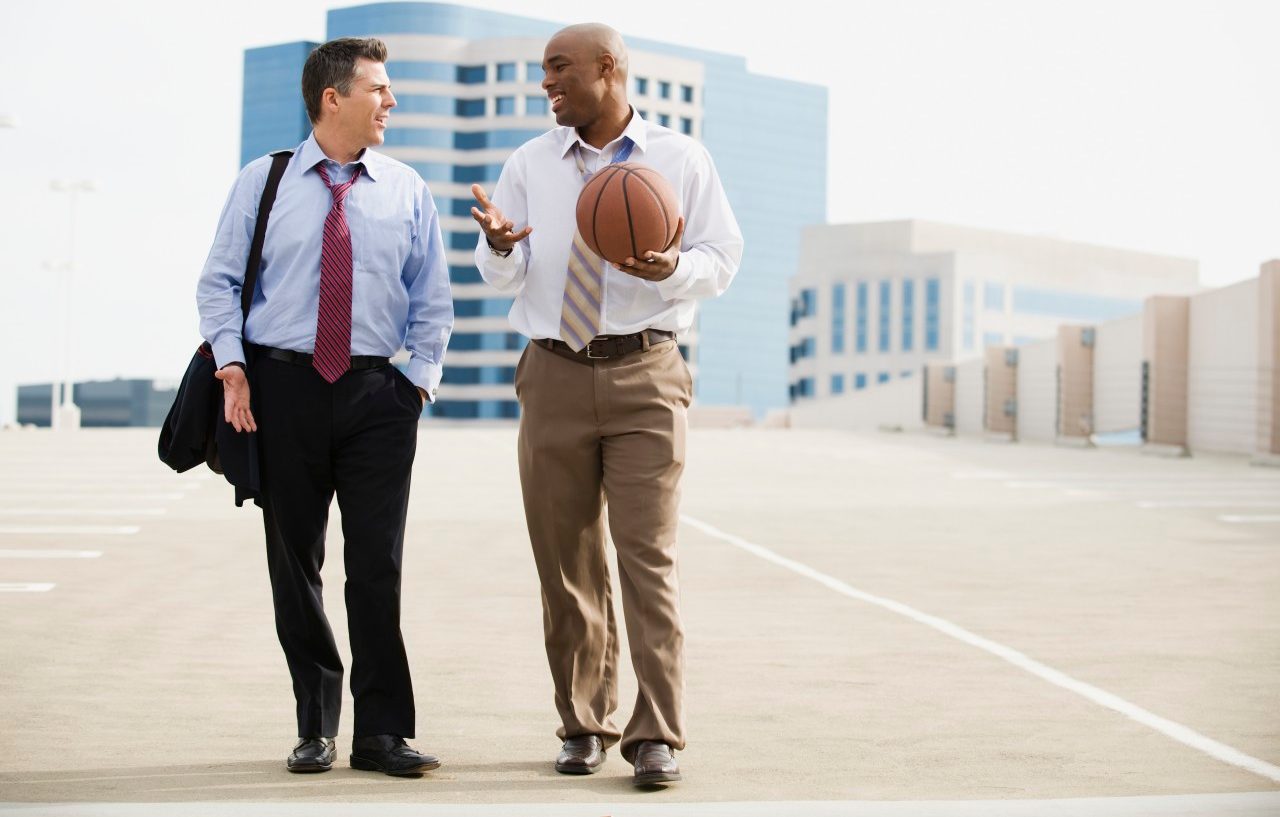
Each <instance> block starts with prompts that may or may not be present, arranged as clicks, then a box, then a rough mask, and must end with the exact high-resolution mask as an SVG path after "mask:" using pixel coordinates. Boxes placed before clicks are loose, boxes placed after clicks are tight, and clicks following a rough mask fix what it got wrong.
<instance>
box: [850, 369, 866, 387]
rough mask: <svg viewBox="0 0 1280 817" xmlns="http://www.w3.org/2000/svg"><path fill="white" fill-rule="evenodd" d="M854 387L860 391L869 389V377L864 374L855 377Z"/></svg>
mask: <svg viewBox="0 0 1280 817" xmlns="http://www.w3.org/2000/svg"><path fill="white" fill-rule="evenodd" d="M853 387H854V388H855V389H857V390H858V391H861V390H862V389H865V388H866V387H867V376H866V375H865V374H863V373H862V372H858V373H857V374H855V375H854V376H853Z"/></svg>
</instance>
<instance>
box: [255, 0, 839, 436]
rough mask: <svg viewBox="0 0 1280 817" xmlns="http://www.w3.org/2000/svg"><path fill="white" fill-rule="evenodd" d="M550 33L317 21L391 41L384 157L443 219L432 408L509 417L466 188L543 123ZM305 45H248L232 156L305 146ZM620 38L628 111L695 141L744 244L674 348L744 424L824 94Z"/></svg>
mask: <svg viewBox="0 0 1280 817" xmlns="http://www.w3.org/2000/svg"><path fill="white" fill-rule="evenodd" d="M602 16H603V17H604V18H605V19H606V20H607V9H602ZM562 25H563V23H561V22H553V21H549V20H540V19H533V18H528V17H521V16H516V15H510V14H501V13H497V12H491V11H484V10H480V9H473V8H466V7H462V6H455V5H449V4H443V3H378V4H372V5H364V6H355V7H351V8H343V9H335V10H333V11H330V12H329V15H328V29H327V34H326V36H327V37H328V38H335V37H347V36H351V37H379V38H381V39H382V40H384V41H385V42H386V43H387V46H388V49H389V52H390V58H389V60H388V65H387V71H388V74H389V75H390V77H391V81H392V84H393V87H394V91H395V93H396V98H397V101H398V107H397V109H396V110H395V111H394V112H393V114H392V116H391V120H390V126H389V127H388V129H387V135H386V144H385V145H384V147H383V148H382V150H383V151H384V152H385V153H387V154H388V155H390V156H392V157H394V158H396V159H399V160H401V161H403V162H405V163H407V164H410V165H412V166H413V167H414V168H415V169H417V171H418V172H419V173H420V174H421V175H422V177H423V178H424V179H426V180H427V183H428V185H429V186H430V188H431V191H432V193H433V195H434V197H435V199H436V204H437V207H438V208H439V210H440V213H441V227H442V230H443V233H444V242H445V249H446V251H447V253H448V262H449V274H450V277H451V280H452V283H453V289H454V299H455V307H456V313H457V325H456V327H455V331H454V335H453V339H452V341H451V342H450V345H449V352H448V357H447V360H446V366H445V374H444V381H443V383H442V385H441V389H440V395H439V399H438V401H437V403H436V405H434V406H432V407H431V413H432V414H435V415H439V416H445V417H459V418H502V417H514V416H516V414H517V412H518V407H517V404H516V402H515V393H514V391H513V389H512V386H511V381H512V377H513V375H514V371H515V365H516V362H517V360H518V359H519V356H520V352H521V350H522V349H523V347H524V344H525V342H526V339H525V338H523V337H521V336H519V335H517V334H516V333H514V332H512V331H511V329H510V327H509V325H508V323H507V317H506V316H507V312H508V310H509V309H510V306H511V299H510V298H505V297H499V296H498V295H497V293H495V292H494V291H493V290H492V289H491V288H489V287H488V285H486V284H485V283H484V282H483V281H481V279H480V276H479V273H478V272H477V270H476V269H475V267H474V260H473V257H472V252H473V250H474V248H475V245H476V241H477V239H478V237H479V230H478V227H477V225H476V224H475V222H474V221H473V220H472V219H471V216H470V208H471V206H472V204H473V201H472V197H471V193H470V186H471V184H472V183H475V182H478V183H480V184H482V185H484V186H486V187H487V188H489V189H490V190H491V189H492V187H493V185H494V183H495V182H496V181H497V179H498V175H499V173H500V172H501V170H502V164H503V162H504V161H505V159H506V158H507V156H509V155H510V154H511V152H512V151H513V150H514V149H515V148H516V147H518V146H519V145H521V144H522V143H524V142H525V141H527V140H529V139H531V138H533V137H535V136H537V135H539V134H541V133H543V132H545V131H546V130H548V129H550V128H552V127H555V121H554V119H553V118H552V116H551V113H550V110H549V105H548V101H547V98H546V95H545V94H544V92H543V91H542V89H541V87H540V82H541V80H542V67H541V63H542V50H543V47H544V46H545V44H546V40H547V38H548V37H549V36H550V35H551V34H553V33H554V32H555V31H557V30H558V29H559V28H561V27H562ZM622 33H623V35H624V37H625V36H626V32H625V31H624V32H622ZM315 45H316V44H315V43H310V42H294V43H286V44H282V45H274V46H268V47H264V48H255V49H250V50H249V51H247V52H246V53H245V90H244V122H243V126H242V145H241V163H242V164H243V163H247V162H249V161H251V160H252V159H254V158H256V157H258V156H261V155H263V154H265V153H267V152H269V151H272V150H277V149H280V148H287V147H291V146H294V145H296V144H298V143H299V142H301V141H302V140H303V139H305V138H306V135H307V133H308V132H309V129H310V126H309V124H308V123H307V118H306V111H305V108H304V106H303V103H302V100H301V98H300V92H299V85H300V81H301V75H302V64H303V62H304V61H305V59H306V55H307V54H308V53H309V52H310V50H311V49H312V48H314V47H315ZM628 45H629V48H630V51H631V72H630V82H631V88H630V89H629V96H630V99H631V101H632V103H633V104H634V105H635V107H636V109H637V110H638V111H639V112H640V113H641V115H642V116H644V117H645V118H646V119H648V120H650V121H654V122H657V123H658V124H660V125H664V126H666V127H670V128H672V129H674V130H677V131H681V132H683V133H687V134H689V135H690V136H692V137H693V138H695V139H699V140H701V141H702V142H703V143H704V144H705V145H706V146H707V148H708V149H709V150H710V152H711V154H712V156H713V158H714V160H715V162H716V166H717V168H718V170H719V172H720V174H721V177H722V180H723V182H724V186H725V189H726V191H727V193H728V196H729V200H730V202H731V204H732V206H733V208H734V212H735V214H736V215H737V217H738V220H739V223H740V224H741V227H742V232H743V234H744V237H745V239H746V255H745V258H744V260H743V263H742V268H741V270H740V271H739V274H738V277H737V279H736V280H735V281H734V283H733V286H732V287H731V288H730V290H729V292H728V293H726V294H725V295H724V296H723V297H722V298H719V299H715V300H713V301H707V302H704V303H703V304H702V307H701V309H700V310H699V315H698V320H697V323H696V326H695V328H694V330H693V331H691V332H690V333H688V334H687V335H686V336H684V337H681V338H680V343H681V347H682V351H683V352H684V353H685V355H686V357H687V358H688V359H689V360H690V363H691V364H692V366H693V368H694V373H695V384H696V385H695V390H696V391H695V394H696V399H697V400H698V401H699V402H700V403H702V404H707V405H715V404H720V405H724V404H733V405H748V406H750V407H751V408H752V409H753V410H754V411H755V412H756V413H757V414H760V413H763V412H764V411H766V410H768V409H771V408H777V407H780V406H784V405H785V404H786V401H787V368H786V354H787V323H786V304H787V300H788V294H787V280H788V279H789V278H790V277H791V276H792V275H793V274H794V273H795V269H796V261H797V257H798V252H799V239H800V229H801V227H802V226H803V225H806V224H811V223H815V222H822V221H824V220H825V219H826V207H825V202H826V153H827V113H826V110H827V96H826V89H825V88H822V87H818V86H814V85H807V84H803V83H797V82H792V81H789V80H784V79H778V78H774V77H767V76H762V75H759V74H754V73H751V72H750V71H748V70H747V67H746V61H745V60H744V59H743V58H742V57H736V56H731V55H725V54H717V53H712V52H707V51H701V50H698V49H692V48H687V47H683V46H678V45H674V44H670V43H663V42H655V41H650V40H640V39H631V38H628Z"/></svg>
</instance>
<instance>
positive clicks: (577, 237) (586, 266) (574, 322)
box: [560, 136, 635, 352]
mask: <svg viewBox="0 0 1280 817" xmlns="http://www.w3.org/2000/svg"><path fill="white" fill-rule="evenodd" d="M633 147H635V143H634V142H632V141H631V137H629V136H624V137H622V144H620V145H618V149H617V150H615V151H614V153H613V158H612V159H611V160H610V162H609V163H610V164H614V163H616V162H625V161H626V160H627V159H628V158H629V157H630V156H631V149H632V148H633ZM573 158H574V161H576V162H577V163H578V173H579V174H580V175H581V176H582V183H583V184H586V183H587V180H588V179H590V178H591V173H589V172H588V171H587V166H586V164H585V163H584V162H583V161H582V149H581V145H580V144H575V145H574V146H573ZM603 302H604V259H602V258H601V257H600V256H598V255H596V254H595V253H593V252H592V251H591V248H590V247H588V246H587V242H585V241H583V240H582V233H580V232H578V230H577V228H576V227H575V228H574V231H573V247H572V248H570V250H569V274H568V278H567V280H566V281H565V285H564V303H563V304H562V305H561V307H560V337H561V339H562V340H564V342H565V343H566V344H568V346H569V348H570V349H572V350H573V351H575V352H581V351H582V350H583V349H585V348H586V347H587V344H588V343H590V342H591V339H592V338H594V337H595V336H596V335H598V334H600V328H601V327H600V319H601V314H600V306H601V304H602V303H603Z"/></svg>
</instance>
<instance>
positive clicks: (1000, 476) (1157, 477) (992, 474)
mask: <svg viewBox="0 0 1280 817" xmlns="http://www.w3.org/2000/svg"><path fill="white" fill-rule="evenodd" d="M951 477H952V479H962V480H1016V479H1023V480H1033V481H1037V482H1047V481H1053V482H1074V481H1085V482H1118V481H1125V482H1212V481H1214V480H1215V479H1217V477H1213V476H1210V475H1206V474H1204V473H1195V474H1167V473H1158V472H1154V471H1153V472H1151V473H1123V472H1115V471H1099V472H1096V473H1094V472H1084V471H1078V472H1059V473H1044V474H1035V473H1026V472H1022V473H1012V472H1009V471H954V472H952V474H951ZM1222 479H1223V481H1230V482H1248V483H1261V484H1263V485H1273V486H1276V487H1277V488H1280V478H1277V477H1274V476H1271V475H1269V474H1258V475H1249V474H1233V475H1232V476H1231V477H1223V478H1222Z"/></svg>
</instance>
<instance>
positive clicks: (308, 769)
mask: <svg viewBox="0 0 1280 817" xmlns="http://www.w3.org/2000/svg"><path fill="white" fill-rule="evenodd" d="M285 768H286V769H288V770H289V771H291V772H293V773H294V774H317V773H319V772H327V771H329V770H330V769H332V768H333V764H332V763H330V764H329V765H328V766H318V765H306V766H290V765H289V764H287V763H286V764H285Z"/></svg>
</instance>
